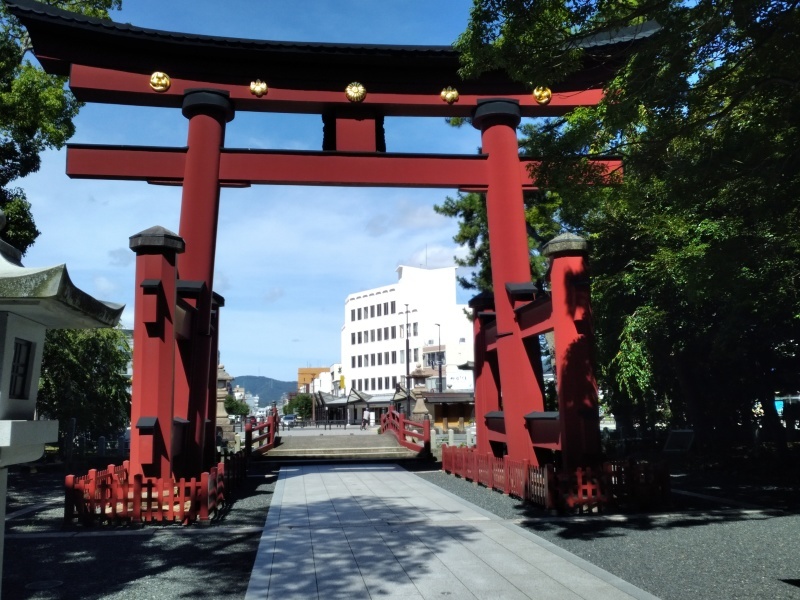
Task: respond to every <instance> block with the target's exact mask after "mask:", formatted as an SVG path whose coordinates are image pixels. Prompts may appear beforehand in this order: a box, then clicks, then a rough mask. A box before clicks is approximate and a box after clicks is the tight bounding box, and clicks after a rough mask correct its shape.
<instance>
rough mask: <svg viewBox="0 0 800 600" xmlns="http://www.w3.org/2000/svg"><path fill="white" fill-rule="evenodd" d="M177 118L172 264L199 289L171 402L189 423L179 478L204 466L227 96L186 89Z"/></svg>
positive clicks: (212, 363)
mask: <svg viewBox="0 0 800 600" xmlns="http://www.w3.org/2000/svg"><path fill="white" fill-rule="evenodd" d="M183 115H184V116H185V117H186V118H187V119H189V135H188V143H187V145H188V150H187V153H186V166H185V170H184V178H183V198H182V201H181V218H180V234H181V236H182V237H183V239H184V240H185V241H186V253H185V254H184V255H183V256H181V258H180V260H179V262H178V270H179V273H180V277H181V279H182V280H187V281H196V282H202V283H204V284H205V286H204V289H203V290H202V292H201V293H200V294H199V296H198V297H197V298H196V300H195V307H196V312H195V319H194V325H193V331H192V336H191V340H190V343H189V344H187V348H186V349H185V351H182V352H181V355H180V362H179V365H180V366H181V367H182V368H181V369H179V372H180V373H181V377H183V378H184V380H185V382H186V383H184V384H181V381H180V378H178V380H177V382H176V383H177V385H176V392H178V397H177V398H176V403H177V405H178V408H179V411H180V414H179V416H181V417H182V418H185V419H187V420H188V421H189V431H188V432H187V433H188V439H187V444H186V449H185V451H186V458H185V460H183V461H182V463H183V465H184V466H185V468H186V470H187V472H186V473H184V475H199V474H200V472H201V471H202V469H203V467H204V463H205V462H206V461H207V454H206V451H205V444H206V429H207V423H206V420H207V418H208V416H209V415H208V406H209V404H210V403H212V402H216V397H215V396H216V394H215V393H214V394H212V393H211V392H210V390H209V388H210V384H209V382H210V381H211V380H212V378H213V379H216V362H217V361H216V356H213V357H212V356H211V349H212V346H213V342H212V339H211V338H212V327H211V306H212V296H211V295H212V292H213V284H214V260H215V256H216V244H217V223H218V218H219V189H220V186H219V162H220V154H221V149H222V146H223V143H224V138H225V124H226V123H227V122H229V121H230V120H231V119H233V116H234V110H233V104H232V103H231V101H230V99H229V97H228V92H226V91H221V90H213V89H194V90H187V92H186V95H185V96H184V98H183ZM187 388H188V389H187ZM214 443H215V440H214V439H213V438H212V439H209V440H208V444H212V445H213V444H214Z"/></svg>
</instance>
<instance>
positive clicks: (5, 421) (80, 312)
mask: <svg viewBox="0 0 800 600" xmlns="http://www.w3.org/2000/svg"><path fill="white" fill-rule="evenodd" d="M4 226H5V215H3V214H2V213H0V229H2V228H3V227H4ZM123 308H124V306H123V305H120V304H108V303H104V302H100V301H99V300H95V299H94V298H93V297H91V296H89V295H88V294H86V293H85V292H82V291H81V290H79V289H78V288H76V287H75V286H74V285H73V283H72V282H71V281H70V278H69V275H68V274H67V268H66V266H65V265H59V266H56V267H44V268H27V267H24V266H23V265H22V262H21V253H20V252H19V251H18V250H16V249H15V248H13V247H12V246H10V245H8V244H7V243H5V242H3V241H2V240H0V523H3V522H5V507H6V492H7V478H8V467H9V466H10V465H16V464H20V463H26V462H31V461H34V460H38V459H39V458H41V456H42V454H44V446H45V444H46V443H49V442H55V441H57V440H58V421H38V420H34V418H35V413H36V395H37V390H38V385H39V375H40V372H41V366H42V350H43V348H44V339H45V333H46V331H47V329H88V328H98V327H114V326H116V325H117V323H118V322H119V318H120V316H121V315H122V310H123ZM1 564H2V537H0V565H1Z"/></svg>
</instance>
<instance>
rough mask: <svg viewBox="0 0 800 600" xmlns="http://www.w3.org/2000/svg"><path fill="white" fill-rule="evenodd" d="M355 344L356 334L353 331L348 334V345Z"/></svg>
mask: <svg viewBox="0 0 800 600" xmlns="http://www.w3.org/2000/svg"><path fill="white" fill-rule="evenodd" d="M355 343H356V333H355V331H354V332H353V333H351V334H350V344H351V345H353V344H355Z"/></svg>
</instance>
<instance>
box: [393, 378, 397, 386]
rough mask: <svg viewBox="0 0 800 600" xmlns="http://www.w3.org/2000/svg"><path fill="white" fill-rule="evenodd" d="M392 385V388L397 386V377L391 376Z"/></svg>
mask: <svg viewBox="0 0 800 600" xmlns="http://www.w3.org/2000/svg"><path fill="white" fill-rule="evenodd" d="M392 387H393V388H396V387H397V377H392Z"/></svg>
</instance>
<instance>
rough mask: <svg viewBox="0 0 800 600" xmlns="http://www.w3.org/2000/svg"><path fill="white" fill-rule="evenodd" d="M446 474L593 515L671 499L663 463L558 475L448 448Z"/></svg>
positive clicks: (548, 505)
mask: <svg viewBox="0 0 800 600" xmlns="http://www.w3.org/2000/svg"><path fill="white" fill-rule="evenodd" d="M442 470H444V471H445V472H447V473H452V474H454V475H457V476H459V477H462V478H464V479H467V480H469V481H473V482H475V483H476V484H481V485H485V486H486V487H488V488H491V489H495V490H499V491H501V492H503V493H504V494H509V495H511V496H516V497H518V498H521V499H523V500H526V501H528V502H531V503H533V504H537V505H539V506H542V507H544V508H558V509H561V510H571V511H576V512H589V511H594V510H602V509H605V508H611V507H617V508H619V507H627V508H637V509H644V508H653V507H657V506H663V505H664V504H666V503H667V502H668V500H669V473H668V472H667V469H666V467H665V466H664V465H663V464H653V463H641V462H636V461H632V460H627V461H612V462H606V463H603V464H602V465H600V466H599V467H597V468H588V467H586V468H578V469H576V470H575V471H574V472H572V473H565V472H558V470H557V469H556V468H555V467H554V466H553V465H543V466H541V467H535V466H532V465H530V464H529V463H528V461H514V460H510V459H508V458H506V457H496V456H494V455H492V454H490V453H489V454H479V453H478V452H476V451H475V450H474V449H473V448H463V447H458V448H454V447H449V446H446V445H445V446H442Z"/></svg>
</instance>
